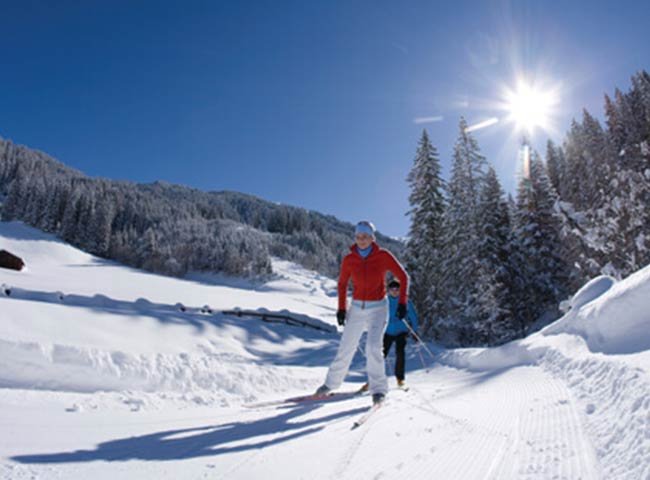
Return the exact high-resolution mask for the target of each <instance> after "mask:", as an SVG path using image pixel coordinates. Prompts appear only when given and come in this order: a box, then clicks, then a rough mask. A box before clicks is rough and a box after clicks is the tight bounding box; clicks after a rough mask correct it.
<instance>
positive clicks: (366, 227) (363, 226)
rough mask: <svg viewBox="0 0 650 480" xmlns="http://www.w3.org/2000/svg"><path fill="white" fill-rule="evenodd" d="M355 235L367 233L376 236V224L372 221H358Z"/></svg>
mask: <svg viewBox="0 0 650 480" xmlns="http://www.w3.org/2000/svg"><path fill="white" fill-rule="evenodd" d="M354 233H355V235H356V234H358V233H365V234H367V235H370V236H371V237H374V236H375V226H374V225H373V224H372V223H370V222H366V221H363V222H359V223H357V226H356V228H355V229H354Z"/></svg>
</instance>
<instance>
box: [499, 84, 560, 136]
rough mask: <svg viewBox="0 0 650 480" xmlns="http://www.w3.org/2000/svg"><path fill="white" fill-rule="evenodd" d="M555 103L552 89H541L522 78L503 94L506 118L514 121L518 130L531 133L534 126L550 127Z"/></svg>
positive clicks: (555, 99) (545, 128) (555, 95)
mask: <svg viewBox="0 0 650 480" xmlns="http://www.w3.org/2000/svg"><path fill="white" fill-rule="evenodd" d="M557 103H558V98H557V94H556V93H555V92H554V91H552V90H542V89H540V88H538V87H536V86H535V85H531V84H529V83H527V82H526V81H524V80H519V81H518V82H517V86H516V87H515V89H512V90H511V89H507V90H506V94H505V109H506V111H507V112H508V114H509V117H508V119H509V120H510V121H512V122H514V123H515V125H516V126H517V128H518V129H519V130H526V131H528V132H531V133H532V132H533V131H534V130H535V129H536V128H542V129H544V130H548V129H549V128H550V121H551V117H552V116H553V113H554V108H555V107H556V105H557Z"/></svg>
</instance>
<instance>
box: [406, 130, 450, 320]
mask: <svg viewBox="0 0 650 480" xmlns="http://www.w3.org/2000/svg"><path fill="white" fill-rule="evenodd" d="M440 170H441V169H440V160H439V159H438V152H437V151H436V149H435V147H434V146H433V145H432V144H431V141H430V140H429V136H428V134H427V132H426V130H423V131H422V136H421V138H420V141H419V144H418V149H417V152H416V155H415V159H414V161H413V167H412V168H411V171H410V172H409V174H408V177H407V181H408V183H409V186H410V188H411V193H410V195H409V203H410V206H411V209H410V210H409V212H408V215H409V216H410V219H411V226H410V230H409V239H408V242H407V245H406V252H405V256H406V267H407V271H408V273H409V275H410V277H411V289H410V296H411V298H412V300H413V302H414V304H415V307H416V309H417V311H418V312H419V316H420V318H421V319H422V320H423V321H422V330H423V332H432V331H433V329H434V328H435V319H436V318H437V316H438V315H439V313H440V308H441V305H440V302H441V298H440V275H441V274H440V249H441V244H442V238H441V236H442V224H443V215H444V209H445V198H444V191H445V184H444V182H443V180H442V178H441V176H440Z"/></svg>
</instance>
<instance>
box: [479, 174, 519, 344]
mask: <svg viewBox="0 0 650 480" xmlns="http://www.w3.org/2000/svg"><path fill="white" fill-rule="evenodd" d="M479 222H480V223H479V233H480V235H479V258H480V263H481V272H480V275H481V276H482V278H481V281H480V282H479V283H480V284H481V285H483V287H484V288H485V290H483V291H482V292H481V297H480V301H479V304H480V317H481V320H482V323H483V325H485V327H484V328H483V329H482V330H483V331H484V334H485V335H486V337H487V341H488V343H490V344H496V343H502V342H505V341H507V340H510V339H512V338H513V337H514V334H515V333H516V328H515V326H514V318H513V311H512V305H513V301H514V298H513V295H514V290H513V271H512V269H511V268H510V264H509V260H510V253H511V246H510V243H511V238H510V236H511V233H510V232H511V225H510V212H509V207H508V202H507V201H506V199H505V197H504V193H503V190H502V188H501V184H500V183H499V179H498V178H497V174H496V172H495V170H494V168H492V167H490V168H489V169H488V172H487V175H486V177H485V185H484V188H483V190H482V192H481V203H480V214H479Z"/></svg>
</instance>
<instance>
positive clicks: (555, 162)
mask: <svg viewBox="0 0 650 480" xmlns="http://www.w3.org/2000/svg"><path fill="white" fill-rule="evenodd" d="M546 168H547V170H548V178H549V180H550V181H551V185H553V188H554V189H555V191H556V192H557V193H558V194H559V193H560V191H561V188H560V185H561V183H562V178H563V177H564V175H565V174H566V161H565V159H564V152H563V151H562V148H561V147H559V146H557V145H555V143H553V140H549V141H548V142H547V143H546Z"/></svg>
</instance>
